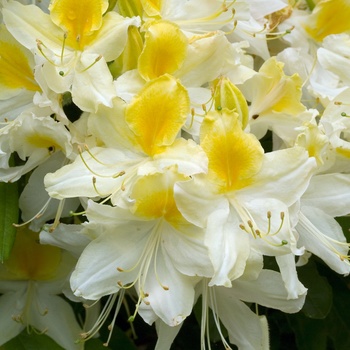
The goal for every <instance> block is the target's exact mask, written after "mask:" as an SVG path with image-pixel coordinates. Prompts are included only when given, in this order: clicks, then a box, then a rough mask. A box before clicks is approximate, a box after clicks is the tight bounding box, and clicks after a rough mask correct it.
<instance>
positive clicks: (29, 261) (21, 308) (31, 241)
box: [0, 228, 82, 350]
mask: <svg viewBox="0 0 350 350" xmlns="http://www.w3.org/2000/svg"><path fill="white" fill-rule="evenodd" d="M38 238H39V235H38V234H37V233H34V232H32V231H29V230H27V229H23V228H21V229H19V230H18V231H17V236H16V241H15V244H14V247H13V250H12V253H11V256H10V258H9V259H8V260H7V261H5V263H4V264H1V265H0V292H1V293H2V296H1V297H0V308H1V310H2V311H1V313H0V327H1V334H0V344H4V343H5V342H7V341H9V340H10V339H11V338H13V337H15V336H16V335H17V334H19V333H20V332H21V331H22V330H23V329H25V328H27V330H28V331H36V332H40V333H45V334H47V335H48V336H49V337H51V338H52V339H54V340H55V341H56V342H57V343H58V344H59V345H61V346H62V347H64V348H65V349H69V350H78V349H82V344H77V343H76V340H77V339H79V334H80V333H81V331H82V329H81V328H80V326H79V325H78V323H77V321H76V319H75V315H74V313H73V310H72V308H71V307H70V305H69V304H68V303H67V302H65V301H64V300H63V299H62V298H61V297H59V296H58V294H61V293H62V291H63V289H64V288H65V284H66V283H67V277H68V274H69V273H70V271H71V269H72V267H73V266H74V263H75V259H73V258H72V257H71V256H70V255H69V254H65V253H63V252H62V251H61V249H59V248H56V247H52V246H42V245H40V244H39V243H38Z"/></svg>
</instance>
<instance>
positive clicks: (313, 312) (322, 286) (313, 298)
mask: <svg viewBox="0 0 350 350" xmlns="http://www.w3.org/2000/svg"><path fill="white" fill-rule="evenodd" d="M298 276H299V279H300V281H301V282H302V283H303V284H304V285H305V287H306V288H308V292H307V296H306V300H305V304H304V307H303V309H302V311H303V313H304V314H305V315H306V316H307V317H310V318H315V319H324V318H325V317H326V316H327V315H328V313H329V311H330V309H331V307H332V287H331V286H330V285H329V283H328V281H327V279H326V278H325V277H323V276H321V275H320V274H319V273H318V270H317V268H316V264H315V262H314V261H312V260H310V261H309V262H308V264H306V265H305V266H302V267H300V268H298Z"/></svg>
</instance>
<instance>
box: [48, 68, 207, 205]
mask: <svg viewBox="0 0 350 350" xmlns="http://www.w3.org/2000/svg"><path fill="white" fill-rule="evenodd" d="M188 111H189V99H188V94H187V91H186V89H185V88H184V87H183V86H182V85H181V84H180V83H179V82H178V81H177V80H176V79H174V78H173V77H171V76H169V75H163V76H161V77H159V78H157V79H154V80H152V81H150V82H149V83H148V84H146V86H145V87H144V88H143V89H142V90H141V92H140V93H139V94H138V95H137V96H135V98H134V99H133V101H132V102H131V103H130V104H129V105H127V107H126V108H125V107H123V106H122V107H120V109H119V117H117V119H114V120H113V121H112V120H110V122H112V123H113V128H111V124H110V122H108V123H106V124H105V125H103V123H102V124H101V125H100V126H99V125H98V124H95V129H94V130H99V131H98V135H101V141H100V142H101V143H105V144H106V145H107V147H105V148H102V147H96V148H92V149H91V150H88V151H86V152H84V153H82V154H81V156H80V157H78V158H77V159H76V160H75V161H74V162H73V163H72V164H69V165H67V166H65V167H62V168H61V169H59V170H58V171H56V172H55V173H53V174H48V175H47V176H46V177H45V185H46V190H47V191H48V192H49V194H50V196H52V197H55V198H59V199H62V198H68V197H76V196H81V197H90V198H94V197H107V196H110V195H111V200H112V203H114V204H115V203H117V201H118V199H119V198H120V197H121V196H124V197H127V196H128V194H129V193H130V190H131V189H132V184H133V183H134V181H135V180H136V179H137V177H138V176H142V175H146V174H150V173H155V172H162V171H163V169H164V168H166V167H168V166H171V165H177V166H178V171H179V172H180V173H182V174H185V175H192V174H195V173H200V172H204V171H206V166H207V159H206V156H205V154H204V152H203V150H202V149H201V148H200V147H199V146H198V145H196V144H195V143H194V141H192V140H185V139H183V138H179V137H178V134H179V132H180V130H181V127H182V125H183V124H184V123H185V121H186V118H187V113H188ZM98 118H100V117H98ZM99 124H100V123H99ZM108 129H109V130H108ZM104 130H106V133H104V132H103V131H104ZM113 138H115V139H116V140H120V141H113ZM110 139H111V140H110ZM109 145H113V148H112V147H111V146H109ZM108 146H109V147H108ZM114 147H115V148H114Z"/></svg>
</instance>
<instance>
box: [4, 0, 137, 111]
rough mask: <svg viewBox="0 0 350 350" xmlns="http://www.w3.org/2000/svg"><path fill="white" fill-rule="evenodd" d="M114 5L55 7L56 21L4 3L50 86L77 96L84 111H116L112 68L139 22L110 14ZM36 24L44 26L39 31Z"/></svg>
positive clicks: (12, 28) (30, 8) (91, 3)
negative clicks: (106, 108) (102, 108)
mask: <svg viewBox="0 0 350 350" xmlns="http://www.w3.org/2000/svg"><path fill="white" fill-rule="evenodd" d="M107 7H108V1H106V0H100V1H85V2H84V6H82V5H81V4H80V3H77V2H76V1H71V0H64V1H53V2H52V3H51V4H50V7H49V9H50V15H49V14H46V13H44V12H43V11H42V10H40V9H39V8H38V7H36V6H31V5H29V6H24V5H21V4H20V3H18V2H15V1H9V2H4V8H3V10H2V12H3V18H4V22H5V24H6V27H7V29H8V30H9V31H10V32H11V34H12V35H13V36H14V37H15V38H16V39H17V40H18V42H20V43H21V44H22V45H23V46H25V47H27V48H28V49H30V50H33V51H35V52H36V53H37V55H38V56H37V57H40V60H39V61H38V64H39V66H38V67H37V69H39V70H41V69H42V70H43V75H44V78H45V79H46V82H47V85H48V86H49V87H50V89H52V90H53V91H55V92H56V93H64V92H66V91H71V92H72V96H73V101H74V103H75V104H76V105H78V106H79V107H80V108H81V109H83V110H86V111H96V110H97V108H98V105H99V104H104V105H107V106H111V100H112V98H113V97H114V96H115V91H114V87H113V84H112V80H113V79H112V75H111V74H110V72H109V70H108V67H107V64H106V62H109V61H112V60H114V59H115V58H117V57H118V56H119V55H120V54H121V52H122V51H123V48H124V45H125V43H126V38H127V29H128V27H129V26H130V25H135V26H138V25H139V24H140V21H139V19H137V18H124V17H122V16H120V15H119V14H117V13H116V12H108V13H105V12H106V10H107ZM33 18H35V20H36V22H38V23H40V26H37V25H36V23H33Z"/></svg>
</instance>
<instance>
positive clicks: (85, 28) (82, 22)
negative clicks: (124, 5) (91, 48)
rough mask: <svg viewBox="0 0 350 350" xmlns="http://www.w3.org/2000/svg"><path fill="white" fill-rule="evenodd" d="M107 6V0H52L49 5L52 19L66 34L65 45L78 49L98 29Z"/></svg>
mask: <svg viewBox="0 0 350 350" xmlns="http://www.w3.org/2000/svg"><path fill="white" fill-rule="evenodd" d="M107 8H108V1H107V0H84V1H76V0H54V1H53V2H52V3H51V5H50V7H49V9H50V15H51V19H52V21H53V22H54V23H55V24H56V25H57V26H59V27H60V28H62V29H63V30H64V31H65V32H66V34H67V42H66V43H67V45H68V46H70V47H73V48H76V49H78V50H79V49H82V48H83V47H84V46H85V45H86V43H87V42H86V41H87V40H88V37H89V36H91V35H93V34H94V32H95V31H96V30H98V29H100V27H101V25H102V15H103V14H104V12H105V11H106V10H107Z"/></svg>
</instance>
